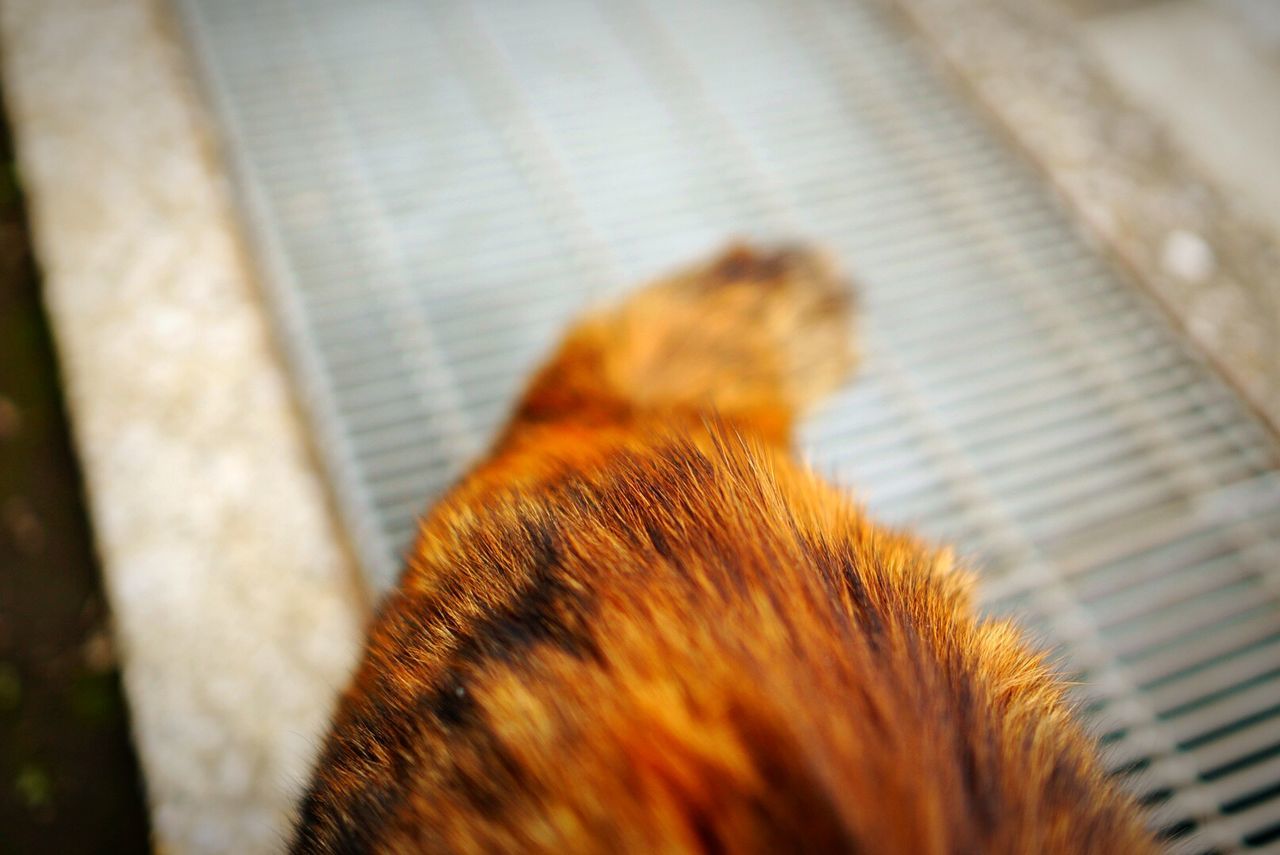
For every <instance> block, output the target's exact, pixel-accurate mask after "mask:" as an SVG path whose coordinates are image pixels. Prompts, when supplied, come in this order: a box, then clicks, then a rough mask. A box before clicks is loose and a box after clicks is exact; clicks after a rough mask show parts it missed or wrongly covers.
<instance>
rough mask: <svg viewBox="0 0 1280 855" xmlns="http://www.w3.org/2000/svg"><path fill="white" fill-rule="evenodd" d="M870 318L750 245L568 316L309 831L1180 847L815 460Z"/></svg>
mask: <svg viewBox="0 0 1280 855" xmlns="http://www.w3.org/2000/svg"><path fill="white" fill-rule="evenodd" d="M852 310H853V302H852V298H851V294H850V291H849V290H848V288H847V286H846V285H845V284H844V282H843V281H842V279H841V277H840V276H839V275H838V274H837V272H836V271H835V270H834V268H833V266H832V265H831V263H830V262H829V261H828V260H826V259H825V258H824V257H822V256H820V255H818V254H816V253H814V252H810V251H806V250H803V249H794V248H791V249H782V250H760V249H753V248H750V247H745V246H738V247H733V248H730V249H729V250H728V251H726V252H725V253H723V254H722V255H721V256H719V257H718V258H716V259H714V260H712V261H710V262H709V263H706V264H704V265H701V266H697V267H694V268H691V269H688V270H685V271H683V272H680V273H677V274H675V275H674V276H671V277H669V278H667V279H665V280H662V281H660V282H657V283H655V284H652V285H650V286H649V287H647V288H645V289H643V290H641V291H639V292H638V293H636V294H635V295H634V296H632V297H631V298H630V299H629V300H628V301H626V302H624V303H623V304H622V305H621V306H619V307H617V308H616V309H614V310H613V311H611V312H608V313H603V314H598V315H596V316H592V317H588V318H586V319H585V320H583V321H582V322H580V323H579V324H578V325H577V326H575V327H574V328H573V329H572V330H570V332H569V333H568V335H567V337H566V338H565V340H564V342H563V344H562V345H561V347H560V349H559V351H558V352H557V353H556V354H555V355H554V356H553V358H552V359H551V361H550V362H549V363H548V364H547V365H546V366H545V367H544V368H543V369H542V370H541V372H540V373H539V374H538V375H537V376H536V377H535V378H534V380H533V383H532V385H531V386H530V387H529V389H528V391H527V392H526V393H525V395H524V398H523V400H522V401H521V402H520V404H519V405H518V407H517V408H516V411H515V413H514V415H513V417H512V419H511V422H510V424H509V425H508V426H507V428H506V430H505V432H504V433H503V434H502V435H501V437H500V438H499V439H498V441H497V443H496V445H495V446H494V448H493V450H492V452H491V453H490V455H489V456H488V458H487V459H485V460H484V461H483V462H481V463H480V464H479V465H478V466H476V468H475V469H474V470H473V471H472V472H471V473H470V474H469V475H467V476H466V477H465V478H464V479H463V480H462V481H461V483H459V484H458V485H457V486H456V487H454V488H453V489H452V491H451V492H449V494H448V495H447V496H446V497H445V498H444V499H442V500H441V501H440V503H439V504H438V505H436V506H435V507H434V508H433V509H432V510H431V511H430V513H429V514H427V516H426V517H425V518H424V520H423V522H422V525H421V529H420V533H419V535H418V539H417V543H416V545H415V546H414V547H413V549H412V550H411V553H410V555H409V559H408V566H407V568H406V570H405V572H404V576H403V578H402V580H401V582H400V585H399V587H398V589H397V590H395V591H394V592H393V593H392V594H391V595H390V596H389V597H388V599H387V600H386V602H385V603H384V604H383V605H382V608H381V610H380V612H379V614H378V616H377V619H376V621H375V622H374V624H373V626H372V629H371V631H370V636H369V641H368V647H367V650H366V652H365V655H364V660H363V663H362V665H361V666H360V668H359V671H358V673H357V674H356V676H355V678H354V681H353V683H352V685H351V687H350V689H348V691H347V693H346V695H345V696H344V697H343V699H342V701H341V705H340V708H339V710H338V713H337V716H336V720H335V722H334V725H333V730H332V732H331V734H330V735H329V737H328V740H327V743H326V745H325V748H324V752H323V756H322V758H321V760H320V763H319V767H318V769H317V771H316V773H315V778H314V781H313V783H312V785H311V788H310V791H309V792H308V794H307V796H306V798H305V800H304V802H303V804H302V807H301V817H300V820H299V824H298V826H297V829H296V832H295V837H294V841H293V851H295V852H299V853H313V852H317V853H318V852H326V853H328V852H333V853H337V852H341V853H350V852H366V851H370V852H465V853H489V852H543V853H560V852H633V853H650V852H705V853H716V852H760V853H764V852H779V851H823V852H825V851H844V852H864V853H866V852H876V853H880V852H891V853H944V852H945V853H951V852H1002V853H1068V852H1072V853H1076V852H1078V853H1084V852H1116V853H1138V852H1146V851H1154V850H1155V849H1156V844H1155V842H1154V840H1153V838H1152V836H1151V835H1150V834H1149V832H1148V831H1147V830H1146V828H1145V826H1144V822H1143V817H1142V815H1141V814H1140V812H1139V810H1138V809H1137V807H1136V806H1135V804H1134V803H1133V801H1132V800H1131V799H1130V798H1129V797H1127V796H1126V795H1124V794H1122V793H1121V792H1120V791H1119V790H1118V789H1117V787H1116V786H1115V785H1114V784H1113V783H1112V782H1110V781H1109V780H1108V779H1107V778H1106V777H1105V775H1104V773H1103V770H1102V768H1101V766H1100V764H1099V761H1098V757H1097V751H1096V748H1095V746H1094V744H1093V743H1092V742H1091V741H1090V740H1089V739H1088V738H1087V737H1086V736H1085V735H1084V733H1083V731H1082V730H1081V729H1080V728H1079V726H1078V725H1077V723H1076V721H1075V720H1074V718H1073V714H1072V711H1071V710H1070V708H1069V706H1068V703H1067V701H1066V700H1065V699H1064V687H1063V685H1062V684H1061V683H1060V682H1059V681H1058V680H1057V679H1056V678H1055V676H1054V675H1053V674H1052V673H1051V671H1050V669H1049V668H1048V667H1047V666H1046V664H1045V661H1044V656H1043V655H1042V654H1041V653H1040V652H1039V651H1036V650H1034V649H1031V648H1030V647H1028V645H1027V643H1026V642H1025V641H1024V640H1023V638H1022V636H1021V634H1020V633H1019V631H1018V629H1017V628H1016V627H1015V626H1013V625H1012V624H1010V623H1007V622H996V621H984V620H980V619H978V618H977V617H976V616H975V614H974V612H973V609H972V607H971V604H970V588H971V580H970V577H969V576H968V575H967V574H966V573H964V572H962V571H961V570H958V569H956V568H955V567H953V566H952V561H951V557H950V554H949V553H948V552H947V551H945V550H938V549H936V548H934V547H932V546H930V545H927V544H925V543H923V542H921V541H919V540H917V539H916V538H915V537H913V536H911V535H909V534H904V533H901V532H896V531H891V530H888V529H886V528H882V527H881V526H878V525H877V524H876V523H875V522H873V521H872V520H870V519H868V518H867V517H866V516H865V515H864V514H863V512H862V511H861V510H860V508H859V507H858V506H857V505H856V504H855V503H854V502H853V501H851V500H850V499H849V498H848V497H847V496H845V495H844V494H842V493H841V492H840V491H839V490H837V489H835V488H834V487H832V486H830V485H828V484H826V483H824V482H823V481H822V480H820V479H819V478H818V477H816V476H815V475H814V474H813V473H811V472H809V471H806V470H805V469H804V468H803V467H802V466H800V465H798V464H797V462H796V461H795V460H794V458H793V457H792V455H791V453H790V452H789V450H788V443H789V440H790V434H791V429H792V426H793V424H794V422H795V420H796V416H797V414H798V413H799V412H801V411H803V410H804V408H806V407H807V406H809V405H810V404H812V403H813V402H814V401H815V400H816V399H817V398H819V397H820V396H821V395H823V394H824V393H826V392H828V391H829V390H831V389H832V388H834V387H835V386H836V385H837V384H838V383H839V382H840V381H841V380H842V378H844V376H845V375H846V373H847V372H848V370H849V369H850V368H851V367H852V365H853V362H854V348H853V347H852V344H851V338H850V314H851V312H852Z"/></svg>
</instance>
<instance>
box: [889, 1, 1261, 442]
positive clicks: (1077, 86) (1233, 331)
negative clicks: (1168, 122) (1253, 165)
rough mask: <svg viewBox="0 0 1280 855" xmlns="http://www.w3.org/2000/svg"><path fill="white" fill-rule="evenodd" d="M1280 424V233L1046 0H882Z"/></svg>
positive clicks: (1099, 238)
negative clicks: (1167, 127)
mask: <svg viewBox="0 0 1280 855" xmlns="http://www.w3.org/2000/svg"><path fill="white" fill-rule="evenodd" d="M880 2H881V3H882V4H883V5H885V6H886V7H887V8H889V9H890V10H891V11H893V12H896V13H897V14H898V15H899V16H900V17H901V18H902V19H903V20H904V21H905V22H906V23H907V25H908V26H909V27H910V28H911V29H912V30H914V31H915V32H916V33H917V34H918V35H920V36H921V37H922V38H923V39H924V40H925V41H926V42H927V43H928V44H929V45H930V47H931V48H932V49H933V51H934V52H935V53H936V54H937V55H938V56H939V57H940V58H941V59H942V61H943V63H944V64H945V66H947V68H948V70H949V71H950V72H952V75H953V77H954V78H955V79H957V80H958V82H959V83H960V84H961V85H962V86H963V87H964V88H965V89H967V90H968V91H969V93H970V94H971V95H972V96H973V99H974V100H976V102H977V103H978V104H979V105H980V106H981V107H982V108H983V109H984V110H985V111H986V112H987V113H988V114H989V115H990V116H992V117H993V118H994V119H995V121H996V124H997V125H998V126H999V127H1000V129H1001V130H1002V131H1003V132H1004V134H1005V136H1006V137H1007V138H1009V139H1010V140H1011V141H1012V142H1013V144H1014V145H1015V146H1016V147H1017V148H1019V149H1021V150H1022V151H1023V152H1024V153H1025V154H1026V155H1027V156H1028V157H1029V159H1030V160H1031V161H1032V162H1033V163H1034V164H1035V165H1037V166H1038V167H1039V168H1040V169H1041V171H1042V172H1043V174H1044V175H1045V176H1046V178H1047V180H1048V182H1049V184H1050V186H1051V187H1052V188H1053V189H1054V191H1055V192H1056V194H1057V195H1058V196H1059V198H1060V199H1061V200H1062V201H1063V202H1064V203H1065V206H1066V207H1067V209H1068V210H1069V211H1071V212H1072V213H1073V214H1074V216H1075V219H1076V221H1077V222H1078V224H1079V225H1080V227H1081V231H1082V233H1083V234H1084V235H1085V237H1086V238H1087V239H1089V240H1090V241H1091V242H1092V243H1093V244H1094V245H1095V246H1097V247H1098V248H1099V249H1101V250H1102V251H1103V252H1104V253H1106V254H1107V255H1109V256H1110V257H1111V258H1113V259H1114V260H1116V261H1117V262H1119V263H1120V265H1121V266H1122V267H1124V268H1125V269H1126V270H1127V271H1128V272H1129V273H1130V274H1131V278H1132V279H1134V280H1136V281H1137V282H1138V283H1139V284H1140V285H1142V286H1143V287H1144V288H1145V289H1146V290H1147V292H1148V293H1150V294H1151V295H1153V296H1154V297H1155V298H1156V301H1157V302H1158V303H1159V304H1160V305H1161V306H1162V307H1163V308H1164V309H1165V310H1166V312H1167V313H1168V314H1169V315H1170V316H1171V317H1172V319H1173V320H1174V321H1175V323H1176V324H1177V326H1179V327H1180V328H1181V329H1182V330H1183V331H1184V332H1185V333H1186V334H1187V335H1188V337H1189V338H1190V339H1191V340H1192V341H1193V342H1194V343H1195V344H1196V345H1197V346H1198V349H1199V350H1200V352H1201V353H1203V354H1204V355H1205V356H1207V357H1208V359H1209V360H1210V361H1211V362H1212V363H1213V364H1214V365H1215V366H1216V367H1217V368H1218V370H1219V371H1220V372H1221V373H1222V374H1223V375H1224V376H1225V377H1227V379H1228V380H1230V381H1231V382H1232V384H1233V385H1235V386H1236V387H1237V389H1238V390H1239V391H1240V392H1241V393H1242V395H1243V397H1244V398H1245V399H1246V400H1247V401H1248V402H1249V403H1251V404H1252V405H1253V407H1254V409H1255V410H1257V411H1258V413H1259V414H1260V415H1262V416H1263V418H1264V419H1265V420H1266V421H1268V422H1269V423H1270V425H1271V427H1272V428H1273V430H1277V431H1280V246H1278V245H1277V241H1278V240H1280V236H1277V235H1274V234H1272V233H1271V232H1270V231H1269V230H1268V229H1266V228H1265V227H1264V226H1263V225H1261V223H1260V222H1259V221H1258V220H1256V219H1254V218H1253V217H1252V215H1251V214H1249V213H1248V212H1247V211H1246V210H1244V209H1243V208H1242V207H1241V206H1240V205H1238V204H1236V203H1235V202H1234V200H1233V199H1232V198H1231V196H1230V194H1228V193H1226V192H1224V191H1223V190H1221V189H1220V188H1219V187H1218V186H1216V185H1215V184H1214V183H1213V182H1212V181H1211V180H1209V179H1207V178H1206V177H1205V176H1204V174H1203V173H1202V172H1201V170H1200V169H1199V168H1198V167H1197V166H1196V165H1194V164H1193V163H1192V162H1191V160H1190V158H1189V157H1188V156H1186V155H1185V154H1184V153H1182V152H1181V151H1180V150H1179V149H1178V148H1177V147H1176V145H1175V144H1174V143H1172V142H1171V141H1170V139H1169V138H1168V135H1167V134H1166V133H1165V132H1164V130H1163V128H1162V126H1161V125H1160V124H1159V123H1158V122H1157V121H1156V120H1155V119H1154V118H1152V117H1151V116H1149V115H1148V114H1146V113H1144V112H1143V111H1141V110H1139V109H1137V108H1135V107H1134V106H1132V105H1131V104H1129V103H1128V102H1127V101H1126V100H1125V98H1124V97H1123V96H1122V95H1121V94H1120V93H1119V91H1118V89H1117V87H1116V86H1114V85H1113V84H1112V82H1111V80H1110V79H1109V78H1108V77H1107V75H1106V74H1105V72H1104V71H1103V70H1102V67H1101V65H1100V64H1099V63H1098V62H1097V61H1096V60H1095V59H1094V58H1093V56H1092V54H1091V53H1090V52H1089V50H1088V49H1087V47H1086V46H1085V45H1083V44H1082V43H1081V42H1080V41H1079V40H1078V39H1076V38H1074V37H1073V36H1072V35H1071V30H1072V26H1073V25H1072V23H1071V22H1070V20H1069V19H1068V18H1067V17H1066V13H1065V12H1064V11H1062V10H1060V9H1058V8H1056V7H1051V6H1050V5H1048V4H1047V3H1045V2H1044V0H880Z"/></svg>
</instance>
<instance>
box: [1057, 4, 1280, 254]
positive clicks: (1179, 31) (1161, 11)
mask: <svg viewBox="0 0 1280 855" xmlns="http://www.w3.org/2000/svg"><path fill="white" fill-rule="evenodd" d="M1245 8H1247V9H1248V10H1250V11H1251V12H1252V15H1253V17H1252V18H1245V17H1243V15H1241V16H1239V17H1237V15H1235V14H1232V12H1233V11H1234V8H1233V7H1230V6H1226V5H1224V4H1222V3H1220V2H1212V0H1171V2H1163V3H1156V4H1151V5H1147V6H1142V7H1139V8H1137V9H1133V10H1129V11H1125V12H1118V13H1107V14H1100V15H1095V16H1093V17H1091V18H1088V19H1086V20H1085V21H1084V22H1083V23H1082V31H1083V34H1084V38H1085V40H1086V41H1087V43H1088V45H1089V46H1090V47H1091V48H1092V49H1093V50H1094V52H1095V53H1096V55H1097V56H1098V57H1099V58H1100V59H1101V61H1102V63H1103V65H1104V66H1105V68H1106V70H1107V72H1108V73H1109V74H1110V76H1111V78H1112V79H1113V80H1115V81H1116V83H1117V85H1118V86H1119V87H1120V88H1121V89H1122V90H1123V91H1124V93H1125V95H1127V96H1128V97H1129V98H1131V99H1132V100H1133V101H1134V102H1136V103H1137V104H1140V105H1141V106H1142V107H1143V108H1144V109H1145V110H1147V111H1148V112H1150V113H1151V114H1152V115H1153V116H1155V117H1156V118H1157V119H1158V120H1159V121H1161V122H1162V123H1163V124H1164V126H1165V127H1166V128H1167V129H1168V131H1169V133H1170V134H1171V135H1172V136H1173V137H1174V139H1175V140H1176V141H1177V142H1178V143H1179V144H1180V145H1181V146H1182V147H1183V148H1184V149H1185V150H1186V151H1187V153H1188V154H1189V155H1190V156H1191V157H1193V158H1194V159H1195V160H1196V162H1197V164H1198V165H1199V166H1201V167H1202V168H1204V169H1206V170H1207V171H1209V172H1210V173H1212V175H1213V176H1214V178H1215V179H1216V180H1217V181H1218V183H1220V184H1221V185H1222V186H1223V188H1224V189H1226V190H1227V191H1228V192H1230V193H1233V194H1235V195H1236V196H1237V197H1238V198H1239V199H1240V200H1241V201H1242V202H1244V203H1245V204H1247V205H1248V206H1249V208H1250V209H1251V211H1252V212H1253V213H1254V214H1255V215H1257V216H1259V217H1261V218H1263V219H1264V220H1265V221H1266V225H1267V226H1268V227H1269V228H1270V229H1271V230H1273V231H1274V232H1275V233H1276V234H1280V57H1274V56H1272V55H1271V53H1270V52H1269V51H1268V50H1267V48H1266V47H1265V41H1263V42H1261V43H1258V42H1256V41H1255V39H1254V37H1253V36H1252V35H1251V33H1253V32H1257V33H1260V34H1261V36H1262V38H1263V39H1265V38H1266V33H1267V31H1266V29H1265V26H1266V23H1267V21H1268V20H1271V21H1272V22H1274V23H1275V24H1276V25H1278V26H1280V3H1275V4H1273V5H1272V7H1271V10H1272V14H1271V15H1270V17H1269V18H1268V17H1267V16H1266V15H1265V14H1263V10H1261V9H1260V8H1256V7H1253V6H1250V7H1245ZM1242 11H1243V10H1242ZM1268 108H1269V109H1268Z"/></svg>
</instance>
